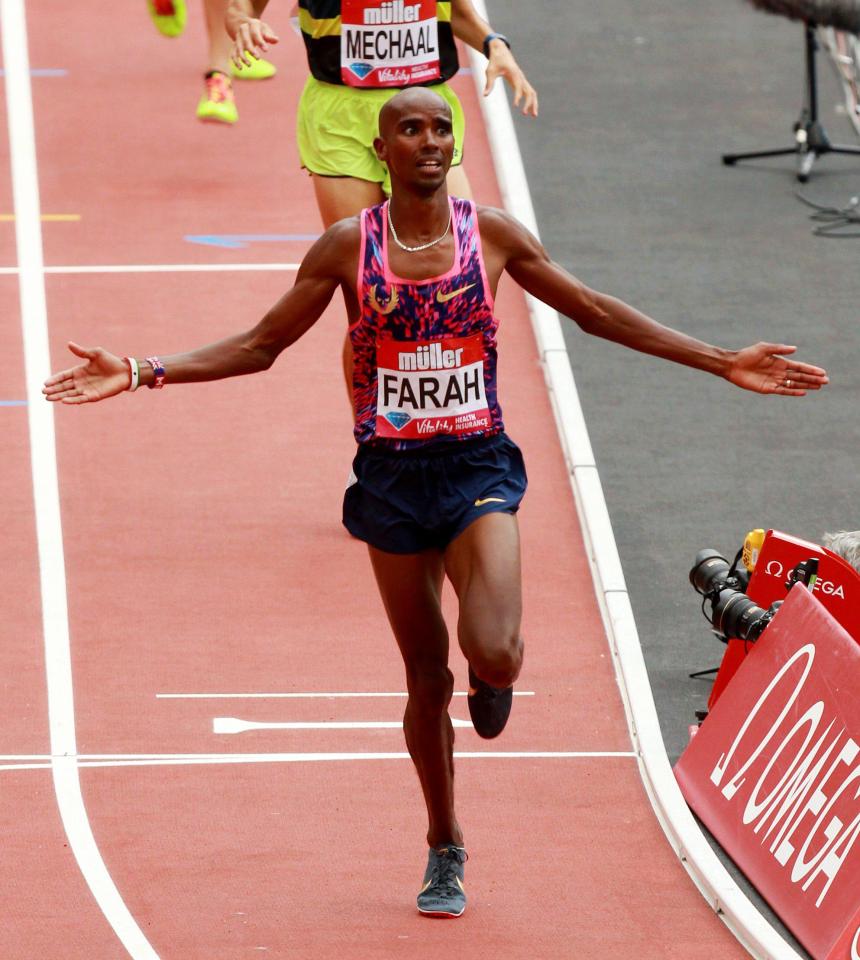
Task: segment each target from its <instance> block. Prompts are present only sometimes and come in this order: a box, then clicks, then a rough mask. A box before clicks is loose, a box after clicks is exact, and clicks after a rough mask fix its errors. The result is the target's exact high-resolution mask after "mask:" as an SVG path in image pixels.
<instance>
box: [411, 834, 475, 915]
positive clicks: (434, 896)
mask: <svg viewBox="0 0 860 960" xmlns="http://www.w3.org/2000/svg"><path fill="white" fill-rule="evenodd" d="M467 859H468V858H467V855H466V851H465V849H464V848H463V847H455V846H454V845H453V844H449V845H448V846H445V847H436V848H435V849H434V848H433V847H431V848H430V854H429V857H428V860H427V869H426V870H425V871H424V886H423V887H421V892H420V893H419V894H418V911H419V913H423V914H424V916H426V917H459V916H460V915H461V914H462V913H463V911H464V910H465V909H466V890H465V888H464V887H463V875H464V869H463V864H464V863H465V862H466V860H467Z"/></svg>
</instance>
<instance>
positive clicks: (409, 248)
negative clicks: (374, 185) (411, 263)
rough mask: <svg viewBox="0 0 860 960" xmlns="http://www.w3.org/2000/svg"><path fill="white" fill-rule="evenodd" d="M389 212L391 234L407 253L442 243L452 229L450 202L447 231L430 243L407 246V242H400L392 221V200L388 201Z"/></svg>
mask: <svg viewBox="0 0 860 960" xmlns="http://www.w3.org/2000/svg"><path fill="white" fill-rule="evenodd" d="M387 213H388V229H389V230H390V231H391V236H392V238H393V240H394V242H395V243H396V244H397V246H398V247H400V249H401V250H405V251H406V252H407V253H418V251H419V250H427V249H428V248H429V247H435V246H436V244H437V243H441V242H442V241H443V240H444V239H445V237H447V236H448V231H449V230H450V229H451V204H450V203H449V204H448V225H447V226H446V227H445V232H444V233H443V234H442V236H441V237H436V239H435V240H431V241H430V242H429V243H422V244H419V245H418V246H417V247H407V246H406V244H405V243H401V242H400V237H398V236H397V231H396V230H395V229H394V224H393V223H392V221H391V201H389V203H388V208H387Z"/></svg>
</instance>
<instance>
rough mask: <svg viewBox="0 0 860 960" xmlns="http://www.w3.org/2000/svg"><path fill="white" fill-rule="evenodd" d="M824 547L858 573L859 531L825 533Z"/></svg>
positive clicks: (859, 570) (859, 571) (859, 568)
mask: <svg viewBox="0 0 860 960" xmlns="http://www.w3.org/2000/svg"><path fill="white" fill-rule="evenodd" d="M823 543H824V546H825V547H827V549H828V550H832V551H833V552H834V553H835V554H836V555H837V556H839V557H842V559H843V560H844V561H845V562H846V563H850V564H851V566H852V567H854V569H855V570H856V571H857V572H858V573H860V530H838V531H837V532H836V533H825V534H824V540H823Z"/></svg>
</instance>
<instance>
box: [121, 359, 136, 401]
mask: <svg viewBox="0 0 860 960" xmlns="http://www.w3.org/2000/svg"><path fill="white" fill-rule="evenodd" d="M123 360H125V362H126V363H127V364H128V368H129V370H131V383H130V384H129V386H128V390H129V393H134V391H135V390H137V388H138V387H139V386H140V367H139V366H138V365H137V360H135V359H134V357H123Z"/></svg>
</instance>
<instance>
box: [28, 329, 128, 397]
mask: <svg viewBox="0 0 860 960" xmlns="http://www.w3.org/2000/svg"><path fill="white" fill-rule="evenodd" d="M69 350H71V351H72V353H73V354H74V355H75V356H76V357H81V358H82V359H84V360H86V361H87V362H86V363H82V364H81V365H80V366H77V367H71V368H70V369H68V370H62V371H60V373H55V374H53V376H50V377H48V379H47V380H46V381H45V385H44V387H42V393H43V394H44V395H45V399H47V400H52V401H54V402H56V401H57V400H59V401H60V402H61V403H95V402H96V400H107V398H108V397H113V396H116V394H118V393H122V392H123V390H128V388H129V387H130V386H131V370H130V369H129V366H128V364H127V363H126V362H125V360H123V359H122V358H121V357H115V356H114V355H113V354H112V353H108V352H107V350H102V348H101V347H92V348H88V347H80V346H78V344H76V343H72V342H69Z"/></svg>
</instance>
